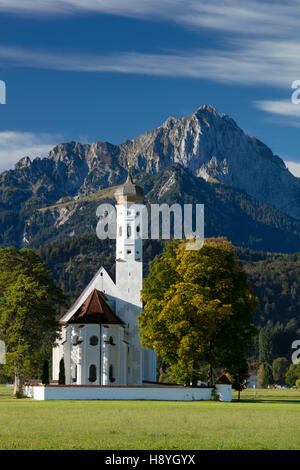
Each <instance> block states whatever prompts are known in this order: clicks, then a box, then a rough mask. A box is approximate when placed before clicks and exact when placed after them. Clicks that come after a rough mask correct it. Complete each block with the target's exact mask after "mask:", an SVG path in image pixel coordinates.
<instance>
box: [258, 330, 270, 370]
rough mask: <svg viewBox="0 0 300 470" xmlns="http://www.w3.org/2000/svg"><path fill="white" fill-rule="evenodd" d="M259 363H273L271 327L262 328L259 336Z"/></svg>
mask: <svg viewBox="0 0 300 470" xmlns="http://www.w3.org/2000/svg"><path fill="white" fill-rule="evenodd" d="M258 348H259V356H258V361H259V363H262V362H267V363H268V364H271V363H272V340H271V334H270V330H269V328H261V329H260V331H259V336H258Z"/></svg>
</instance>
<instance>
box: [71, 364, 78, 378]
mask: <svg viewBox="0 0 300 470" xmlns="http://www.w3.org/2000/svg"><path fill="white" fill-rule="evenodd" d="M71 375H72V382H77V365H76V364H73V366H72V370H71Z"/></svg>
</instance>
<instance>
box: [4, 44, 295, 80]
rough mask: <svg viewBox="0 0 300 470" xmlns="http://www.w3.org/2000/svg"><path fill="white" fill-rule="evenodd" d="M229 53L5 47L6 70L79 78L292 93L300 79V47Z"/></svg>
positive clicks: (253, 47)
mask: <svg viewBox="0 0 300 470" xmlns="http://www.w3.org/2000/svg"><path fill="white" fill-rule="evenodd" d="M230 46H231V48H230V49H228V50H214V49H209V50H207V49H205V50H194V51H189V52H184V51H174V52H173V53H162V54H144V53H139V52H125V53H113V54H107V55H101V54H88V53H87V54H82V55H77V54H72V53H52V52H49V51H45V50H43V51H42V50H30V49H25V48H22V47H13V46H0V59H1V63H2V65H5V66H11V67H35V68H44V69H55V70H64V71H77V72H117V73H133V74H145V75H154V76H169V77H189V78H208V79H210V80H214V81H222V82H228V83H239V84H240V85H243V84H263V85H273V86H277V87H284V88H290V86H291V82H292V81H293V80H295V79H296V78H298V77H299V75H300V61H299V57H300V45H299V43H298V42H296V41H293V42H292V41H289V42H285V43H282V42H278V41H264V40H261V41H250V40H244V41H240V42H239V44H238V45H237V44H235V43H234V42H231V44H230Z"/></svg>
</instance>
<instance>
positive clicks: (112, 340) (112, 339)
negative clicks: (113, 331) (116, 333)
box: [109, 336, 116, 346]
mask: <svg viewBox="0 0 300 470" xmlns="http://www.w3.org/2000/svg"><path fill="white" fill-rule="evenodd" d="M109 344H111V345H112V346H115V345H116V343H115V342H114V337H113V336H110V337H109Z"/></svg>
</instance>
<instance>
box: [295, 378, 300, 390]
mask: <svg viewBox="0 0 300 470" xmlns="http://www.w3.org/2000/svg"><path fill="white" fill-rule="evenodd" d="M296 387H297V388H300V379H297V380H296Z"/></svg>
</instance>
